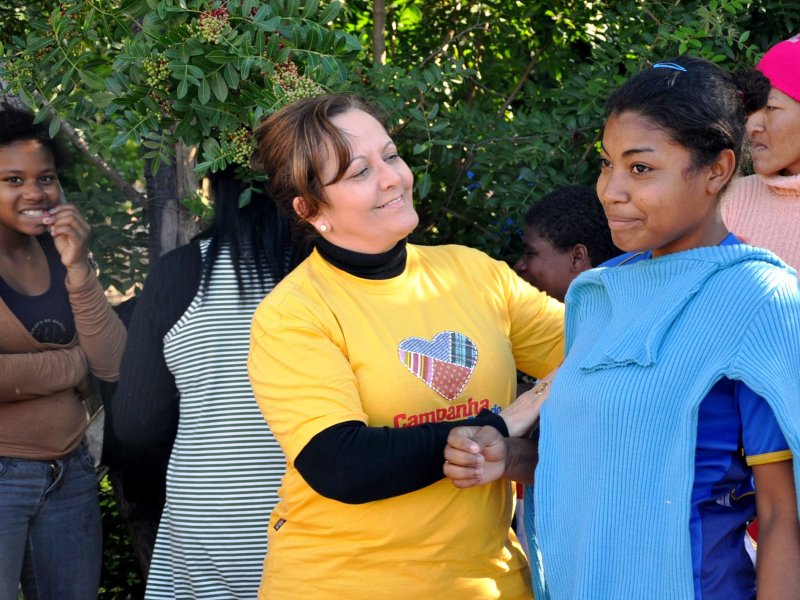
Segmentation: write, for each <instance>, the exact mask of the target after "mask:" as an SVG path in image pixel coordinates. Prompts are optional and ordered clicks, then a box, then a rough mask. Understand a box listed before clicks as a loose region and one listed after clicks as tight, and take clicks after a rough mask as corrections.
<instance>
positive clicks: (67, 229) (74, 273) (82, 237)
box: [42, 204, 91, 285]
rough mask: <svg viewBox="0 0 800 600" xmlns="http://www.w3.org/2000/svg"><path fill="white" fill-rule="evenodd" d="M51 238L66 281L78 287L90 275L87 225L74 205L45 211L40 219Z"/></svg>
mask: <svg viewBox="0 0 800 600" xmlns="http://www.w3.org/2000/svg"><path fill="white" fill-rule="evenodd" d="M42 223H44V224H45V225H47V229H48V231H49V232H50V235H52V236H53V241H54V242H55V246H56V250H58V253H59V254H60V255H61V263H62V264H63V265H64V266H65V267H66V268H67V279H68V280H69V281H70V283H72V284H73V285H79V284H80V283H82V282H83V281H84V280H85V279H86V278H87V277H88V276H89V275H90V274H91V267H90V265H89V232H90V231H91V228H90V227H89V224H88V223H87V222H86V221H85V220H84V218H83V217H82V216H81V214H80V212H78V209H77V208H76V207H75V205H74V204H61V205H59V206H56V207H54V208H51V209H50V210H49V211H47V212H46V213H45V214H44V215H43V217H42Z"/></svg>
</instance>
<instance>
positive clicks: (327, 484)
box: [294, 409, 508, 504]
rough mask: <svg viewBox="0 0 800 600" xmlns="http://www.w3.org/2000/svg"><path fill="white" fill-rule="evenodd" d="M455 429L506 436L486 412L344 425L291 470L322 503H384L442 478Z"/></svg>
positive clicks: (322, 436) (315, 443)
mask: <svg viewBox="0 0 800 600" xmlns="http://www.w3.org/2000/svg"><path fill="white" fill-rule="evenodd" d="M460 425H491V426H492V427H494V428H495V429H497V430H498V431H500V433H502V434H503V435H504V436H508V429H507V428H506V425H505V421H503V418H502V417H501V416H500V415H497V414H495V413H493V412H491V411H490V410H487V409H484V410H482V411H481V412H480V413H478V415H477V416H476V417H474V418H472V419H466V420H463V421H450V422H444V423H429V424H425V425H417V426H415V427H404V428H391V427H367V426H366V425H365V424H364V423H362V422H360V421H347V422H344V423H339V424H337V425H334V426H332V427H328V428H327V429H325V430H323V431H321V432H320V433H318V434H317V435H315V436H314V437H313V438H312V439H311V441H310V442H309V443H308V444H306V446H305V447H304V448H303V450H301V452H300V454H299V455H298V456H297V458H296V459H295V462H294V466H295V468H296V469H297V471H298V472H299V473H300V475H302V476H303V479H305V480H306V483H308V485H310V486H311V487H312V489H313V490H314V491H315V492H317V493H318V494H320V495H321V496H325V497H326V498H331V499H333V500H338V501H339V502H345V503H347V504H363V503H364V502H372V501H374V500H383V499H385V498H391V497H393V496H399V495H401V494H407V493H409V492H414V491H416V490H419V489H422V488H424V487H426V486H428V485H430V484H432V483H435V482H437V481H439V480H440V479H442V477H444V475H443V473H442V465H443V464H444V448H445V445H446V444H447V436H448V435H449V433H450V431H451V430H452V429H453V428H455V427H458V426H460Z"/></svg>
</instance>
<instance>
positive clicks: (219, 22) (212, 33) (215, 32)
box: [196, 6, 228, 44]
mask: <svg viewBox="0 0 800 600" xmlns="http://www.w3.org/2000/svg"><path fill="white" fill-rule="evenodd" d="M227 27H228V9H227V8H226V7H224V6H220V7H219V8H215V9H214V10H210V11H203V12H201V13H200V16H199V17H198V19H197V30H196V33H197V35H198V36H199V37H201V38H202V39H204V40H205V41H207V42H209V43H211V44H219V42H220V40H221V39H222V34H223V32H224V31H225V29H227Z"/></svg>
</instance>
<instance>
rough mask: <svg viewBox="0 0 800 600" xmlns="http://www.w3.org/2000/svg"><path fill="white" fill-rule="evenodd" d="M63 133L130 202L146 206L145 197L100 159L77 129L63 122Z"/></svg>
mask: <svg viewBox="0 0 800 600" xmlns="http://www.w3.org/2000/svg"><path fill="white" fill-rule="evenodd" d="M61 131H62V133H63V134H64V135H66V136H67V137H68V138H69V140H70V141H71V142H72V143H73V145H74V146H75V147H76V148H77V149H78V151H79V152H80V153H81V154H83V156H84V157H85V158H86V159H87V160H88V161H89V162H91V163H92V164H93V165H95V166H96V167H97V168H98V169H100V171H101V172H102V173H103V174H104V175H105V176H106V177H108V178H109V179H110V180H111V181H112V182H113V183H114V184H116V186H117V187H118V188H119V189H120V190H122V191H123V192H124V194H125V196H127V197H128V199H129V200H131V201H132V202H137V203H139V204H142V205H144V204H146V199H145V196H144V195H143V194H141V193H139V192H138V191H137V190H136V188H135V187H133V186H132V185H131V184H130V183H129V182H128V180H127V179H125V178H124V177H123V176H122V175H120V174H119V172H118V171H117V170H115V169H114V168H113V167H112V166H111V165H109V164H108V163H107V162H106V161H105V160H103V159H102V158H100V156H98V155H97V154H95V153H93V152H92V151H91V150H90V149H89V145H88V144H87V143H86V141H85V140H84V139H83V138H82V137H81V136H80V134H79V133H78V132H77V131H76V129H75V128H74V127H73V126H72V125H70V124H69V123H67V122H66V121H64V120H63V119H62V121H61Z"/></svg>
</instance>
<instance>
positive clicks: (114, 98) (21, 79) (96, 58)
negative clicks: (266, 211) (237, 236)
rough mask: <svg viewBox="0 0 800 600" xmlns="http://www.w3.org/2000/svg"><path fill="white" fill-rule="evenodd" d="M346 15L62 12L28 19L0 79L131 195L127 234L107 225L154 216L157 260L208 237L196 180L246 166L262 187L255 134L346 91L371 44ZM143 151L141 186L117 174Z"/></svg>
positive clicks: (132, 6) (291, 9) (289, 2)
mask: <svg viewBox="0 0 800 600" xmlns="http://www.w3.org/2000/svg"><path fill="white" fill-rule="evenodd" d="M339 10H340V4H339V2H337V1H332V2H324V3H321V2H320V1H319V0H271V1H270V2H268V3H260V2H257V1H256V0H227V1H222V0H212V1H211V2H208V0H86V1H81V2H74V3H71V4H65V3H60V4H58V5H55V6H54V7H53V9H52V10H51V11H50V12H49V13H48V12H43V13H33V12H27V13H25V15H24V18H20V20H21V21H24V22H26V24H27V31H26V34H25V35H20V34H16V33H15V34H12V35H11V37H10V40H8V39H6V40H4V42H5V44H4V45H5V47H2V48H0V50H2V52H3V62H2V67H0V80H3V81H5V82H6V84H7V85H8V86H9V90H10V91H11V93H13V94H15V95H16V96H18V97H19V98H20V99H21V100H22V101H23V102H24V103H25V104H26V105H27V106H29V107H30V108H31V109H34V110H41V111H42V114H43V116H44V115H50V116H51V117H52V123H51V133H55V132H56V131H57V130H59V129H61V130H62V131H63V132H64V133H66V134H67V135H69V136H70V137H71V138H72V139H73V141H74V142H75V143H76V145H77V147H79V148H83V149H84V151H85V154H86V155H87V156H88V157H91V159H92V160H93V161H94V163H95V165H96V166H97V167H98V168H100V169H101V171H102V172H103V174H104V176H105V177H107V178H109V179H110V180H112V181H113V182H114V183H115V184H116V185H117V187H118V188H119V190H121V191H122V192H123V193H124V194H125V195H126V196H127V198H128V202H129V203H130V205H129V206H128V207H127V208H128V210H129V217H130V219H129V220H128V222H126V223H122V222H121V221H122V219H121V218H119V217H120V213H119V212H114V211H112V212H113V214H114V215H116V217H112V215H110V214H103V213H102V211H101V213H100V214H98V215H97V216H98V217H101V218H102V221H103V222H105V223H106V224H108V225H112V224H113V225H121V226H123V229H124V228H127V229H128V230H131V229H136V228H137V226H138V225H139V224H140V219H141V214H140V212H139V209H140V208H141V206H143V205H145V203H146V204H147V207H148V208H149V211H148V215H149V229H150V243H149V249H150V257H151V258H155V257H157V256H159V255H160V254H161V253H162V252H164V251H166V250H169V249H171V248H172V247H174V246H176V245H178V244H180V243H185V242H186V241H188V238H189V237H190V236H191V235H192V234H193V233H195V232H196V231H197V218H196V216H197V215H196V214H194V215H193V214H192V213H191V212H190V211H189V210H188V209H187V208H186V205H187V204H188V205H189V206H191V207H192V208H193V209H194V211H195V213H202V212H203V210H204V202H203V201H202V199H200V196H199V194H198V189H197V178H198V177H201V176H202V175H204V174H205V173H207V172H213V171H216V170H218V169H222V168H225V167H226V166H228V165H231V164H238V165H239V166H240V167H242V176H243V177H245V178H252V176H251V174H250V173H249V172H248V171H247V169H246V168H245V167H246V162H247V157H248V156H249V154H250V151H251V149H252V142H251V135H250V132H251V131H252V128H253V126H254V125H255V124H256V123H257V121H258V120H259V119H260V118H261V116H262V115H264V114H268V113H269V112H271V111H274V110H275V109H277V108H279V107H280V106H282V105H283V104H286V103H287V102H290V101H291V100H293V99H295V98H298V97H302V96H304V95H310V94H316V93H319V92H321V91H322V90H324V89H336V88H338V87H341V86H342V85H344V84H345V83H346V71H345V68H344V66H343V64H342V62H341V60H340V58H341V57H345V56H347V55H348V54H351V53H353V52H354V51H356V50H358V49H360V45H359V43H358V42H357V40H356V39H355V38H354V37H353V36H352V35H350V34H348V33H346V32H344V31H342V30H340V29H333V28H331V27H330V26H329V24H330V23H331V21H333V20H334V19H335V18H336V16H337V14H338V12H339ZM131 148H134V149H137V151H138V152H139V154H138V159H139V162H138V163H137V164H136V174H135V175H134V177H130V173H128V174H125V175H122V174H120V173H119V170H118V169H117V168H114V167H111V166H110V165H117V164H122V163H124V164H126V165H130V164H131V163H130V149H131ZM142 180H144V185H142ZM143 192H145V193H143ZM245 194H247V192H246V193H245ZM248 200H249V198H248V196H247V195H245V196H244V197H243V198H242V199H241V201H242V202H243V203H244V202H247V201H248ZM110 221H115V222H114V223H111V222H110ZM119 247H120V246H119V244H115V245H114V246H112V247H108V248H104V252H103V254H104V255H108V254H109V253H110V254H113V252H114V249H115V248H119ZM104 258H105V256H104ZM112 262H113V261H112ZM130 264H131V265H133V266H134V268H136V264H137V263H136V261H135V260H132V262H131V263H130ZM119 283H120V284H122V285H124V284H125V283H126V282H124V281H120V282H119Z"/></svg>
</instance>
